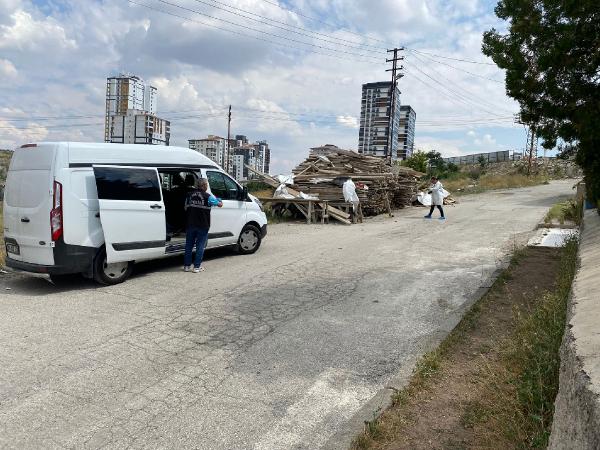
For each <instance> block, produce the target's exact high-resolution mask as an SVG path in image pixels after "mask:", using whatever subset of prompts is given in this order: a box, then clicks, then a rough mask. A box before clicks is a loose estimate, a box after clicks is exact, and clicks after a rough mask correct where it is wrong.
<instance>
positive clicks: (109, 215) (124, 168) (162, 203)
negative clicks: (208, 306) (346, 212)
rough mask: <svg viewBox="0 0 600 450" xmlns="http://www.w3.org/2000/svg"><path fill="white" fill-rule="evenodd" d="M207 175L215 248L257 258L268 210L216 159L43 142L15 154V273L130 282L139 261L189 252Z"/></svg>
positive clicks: (144, 148) (8, 241)
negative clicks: (198, 189)
mask: <svg viewBox="0 0 600 450" xmlns="http://www.w3.org/2000/svg"><path fill="white" fill-rule="evenodd" d="M199 177H202V178H206V179H208V183H209V190H210V192H211V193H212V194H213V195H215V196H216V197H219V198H220V199H222V201H223V207H222V208H214V209H213V211H212V214H211V227H210V230H209V234H208V244H207V248H214V247H221V246H236V247H237V249H238V251H239V252H240V253H254V252H255V251H256V250H258V248H259V246H260V243H261V240H262V239H263V238H264V237H265V235H266V234H267V218H266V216H265V214H264V212H263V209H262V205H261V204H260V202H259V201H258V200H257V199H256V198H255V197H253V196H251V195H249V194H248V191H247V189H246V188H242V187H241V186H240V185H239V184H238V183H236V182H235V181H234V180H233V179H232V178H231V177H229V175H227V174H226V173H225V172H224V171H223V170H222V169H221V168H220V167H219V166H218V165H217V164H215V163H214V162H213V161H211V160H210V159H208V158H207V157H205V156H204V155H201V154H200V153H197V152H195V151H193V150H190V149H187V148H181V147H165V146H154V145H127V144H104V143H102V144H90V143H79V142H41V143H37V144H27V145H23V146H22V147H20V148H18V149H17V150H15V152H14V155H13V157H12V160H11V163H10V168H9V170H8V176H7V179H6V187H5V193H4V243H5V246H6V251H7V259H6V261H7V265H8V266H9V267H12V268H15V269H20V270H25V271H28V272H37V273H47V274H49V275H50V277H51V278H53V279H55V280H57V279H59V278H61V277H62V276H63V275H66V274H74V273H81V274H83V275H84V276H86V277H88V278H94V279H95V280H96V281H97V282H99V283H102V284H116V283H120V282H122V281H124V280H125V279H126V278H127V277H128V276H129V275H130V274H131V271H132V267H133V264H134V262H137V261H142V260H148V259H154V258H162V257H166V256H169V255H174V254H180V253H183V251H184V247H185V230H184V228H185V211H184V202H185V198H186V195H187V192H188V191H189V189H190V187H191V186H193V184H194V182H195V180H196V179H198V178H199Z"/></svg>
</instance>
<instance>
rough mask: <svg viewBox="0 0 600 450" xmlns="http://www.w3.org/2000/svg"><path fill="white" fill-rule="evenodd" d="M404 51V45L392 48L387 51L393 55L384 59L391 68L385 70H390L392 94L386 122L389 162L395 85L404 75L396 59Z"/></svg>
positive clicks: (392, 131)
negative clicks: (388, 117)
mask: <svg viewBox="0 0 600 450" xmlns="http://www.w3.org/2000/svg"><path fill="white" fill-rule="evenodd" d="M401 51H404V47H400V48H394V49H392V50H388V51H387V52H388V53H393V54H394V57H393V58H392V59H386V60H385V61H386V62H388V63H390V62H391V63H392V68H391V69H386V72H392V95H391V98H390V119H389V123H388V133H389V135H388V145H387V147H388V148H387V155H386V159H388V160H389V162H390V163H391V162H392V159H393V155H392V148H393V147H394V145H393V144H394V112H395V111H396V102H397V101H399V100H398V99H396V87H397V86H398V80H399V79H400V78H402V77H403V76H404V74H403V73H401V72H400V71H401V70H402V69H404V66H398V61H402V60H403V59H404V56H398V53H399V52H401Z"/></svg>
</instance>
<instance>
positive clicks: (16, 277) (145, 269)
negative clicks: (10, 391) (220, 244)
mask: <svg viewBox="0 0 600 450" xmlns="http://www.w3.org/2000/svg"><path fill="white" fill-rule="evenodd" d="M234 256H238V255H237V253H236V252H234V251H233V250H232V249H229V248H217V249H211V250H207V251H206V253H205V254H204V260H205V261H210V260H213V259H217V258H226V257H234ZM182 266H183V255H176V256H172V257H169V258H164V259H155V260H151V261H144V262H140V263H138V264H136V265H135V266H134V269H133V274H132V275H131V278H130V279H136V278H140V277H147V276H152V274H154V273H164V272H178V271H180V270H181V269H182ZM128 281H129V280H128ZM128 281H125V283H127V282H128ZM105 287H106V286H101V285H99V284H97V283H96V282H95V281H94V280H88V279H86V278H84V277H83V276H81V275H78V274H74V275H73V276H72V277H68V279H65V280H64V281H61V282H60V283H56V284H55V283H53V282H52V281H51V280H50V277H48V276H46V275H37V274H28V273H26V272H14V273H9V274H3V275H0V295H29V296H44V295H49V294H56V293H61V292H64V293H66V292H71V291H83V290H95V289H104V288H105Z"/></svg>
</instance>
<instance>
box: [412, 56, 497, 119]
mask: <svg viewBox="0 0 600 450" xmlns="http://www.w3.org/2000/svg"><path fill="white" fill-rule="evenodd" d="M414 56H415V58H417V59H418V60H419V61H420V62H421V63H423V64H425V61H423V60H422V59H421V58H420V57H419V56H417V55H414ZM415 67H416V66H415ZM416 68H417V70H419V71H421V70H420V69H419V68H418V67H416ZM430 69H431V70H432V71H433V72H435V73H436V74H437V75H438V76H439V77H440V78H442V79H444V80H446V81H447V82H449V83H453V84H456V83H455V82H454V81H452V80H450V79H448V78H447V77H445V76H444V75H442V74H441V73H439V72H438V71H437V70H435V69H434V68H430ZM421 72H422V71H421ZM442 86H444V85H442ZM445 87H446V89H448V90H450V91H452V89H450V88H449V87H447V86H445ZM456 87H457V88H458V89H460V90H461V91H462V94H460V93H459V95H463V96H465V97H466V99H467V100H469V101H471V102H475V103H478V102H479V103H481V104H482V105H487V106H488V107H490V108H495V109H500V108H498V106H496V105H493V104H491V103H489V102H488V101H486V100H484V99H481V98H479V97H478V96H476V95H475V94H473V93H471V92H469V91H467V90H465V89H462V88H460V87H459V86H458V85H456ZM487 112H490V111H487ZM491 114H494V113H491Z"/></svg>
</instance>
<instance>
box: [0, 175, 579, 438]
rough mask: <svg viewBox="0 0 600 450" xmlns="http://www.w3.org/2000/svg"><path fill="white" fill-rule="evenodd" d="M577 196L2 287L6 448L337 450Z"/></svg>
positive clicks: (306, 232)
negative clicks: (118, 273) (187, 266)
mask: <svg viewBox="0 0 600 450" xmlns="http://www.w3.org/2000/svg"><path fill="white" fill-rule="evenodd" d="M572 184H573V181H572V180H569V181H560V182H552V183H551V184H549V185H544V186H537V187H532V188H526V189H518V190H511V191H496V192H493V193H487V194H481V195H477V196H468V197H464V198H462V199H461V203H460V204H459V205H457V206H456V207H446V211H447V216H448V221H447V222H445V223H443V222H440V221H438V220H431V221H426V220H424V219H423V218H422V216H423V215H424V214H425V213H426V211H425V209H424V208H408V209H405V210H401V211H397V212H396V213H395V217H393V218H389V217H385V216H381V217H377V218H374V219H369V220H367V221H366V222H365V223H364V224H361V225H353V226H350V227H344V226H338V225H329V226H328V225H325V226H322V225H311V226H307V225H304V224H276V225H270V228H269V235H268V236H267V238H266V239H265V241H264V242H263V246H262V247H261V249H260V250H259V251H258V253H256V254H255V255H249V256H238V255H235V254H233V253H231V252H229V251H226V250H216V251H212V252H208V253H207V255H206V256H207V259H206V263H205V266H206V268H207V270H206V272H204V273H200V274H192V273H184V272H182V271H181V267H180V261H179V259H178V258H174V259H173V258H172V259H167V260H161V261H154V262H149V263H144V264H140V265H139V267H138V268H137V270H136V273H135V274H134V276H133V277H132V278H131V279H130V280H128V281H127V282H126V283H124V284H121V285H117V286H112V287H97V286H96V285H94V284H93V283H92V282H89V281H86V280H81V281H73V282H71V283H69V284H65V285H61V286H54V285H52V284H51V283H49V282H48V280H47V279H45V278H44V277H41V276H33V275H26V274H11V275H1V274H0V323H1V327H0V346H1V348H2V351H1V352H0V447H2V448H44V449H50V448H59V449H60V448H90V449H91V448H94V449H96V448H110V449H118V448H194V449H288V448H289V449H314V448H319V447H323V446H328V447H333V448H336V447H339V448H344V446H345V445H346V444H347V442H348V439H349V438H350V437H351V433H346V435H343V433H342V434H340V430H342V429H344V427H347V426H348V424H349V423H351V421H352V420H356V418H357V417H358V418H360V417H361V415H364V414H365V409H367V413H369V414H371V416H372V413H373V411H368V408H369V407H370V405H371V403H370V401H371V399H372V398H373V397H374V396H375V395H376V394H377V393H378V392H380V391H381V390H382V389H384V388H386V387H389V386H393V385H397V386H398V387H400V386H401V384H402V381H403V380H406V376H407V374H409V373H410V370H411V369H412V367H413V364H414V362H415V359H416V358H417V357H418V356H419V355H421V354H422V353H423V352H424V351H426V350H427V349H429V348H431V346H432V345H435V343H437V342H439V340H440V339H442V338H443V337H444V336H445V334H447V333H448V331H449V330H451V329H452V327H454V325H455V324H456V323H457V322H458V320H460V317H461V316H462V314H463V313H464V311H465V308H467V307H468V305H469V303H470V301H472V300H473V298H474V296H475V295H476V293H477V292H479V289H480V288H481V287H482V286H483V285H485V284H486V283H489V278H490V276H491V274H492V273H493V272H494V271H495V270H496V269H497V268H498V267H499V265H500V264H501V261H502V260H503V259H505V256H506V255H507V253H508V252H509V251H510V250H511V249H512V248H513V247H514V246H515V245H517V244H519V243H522V242H524V240H525V239H526V237H527V235H528V234H529V232H530V231H532V230H533V228H534V227H535V225H536V224H537V222H538V221H540V220H541V219H542V218H543V216H544V214H545V212H546V210H547V208H548V207H549V206H551V205H552V204H553V203H555V202H556V201H559V200H561V199H563V198H564V197H565V196H567V195H571V194H572V191H571V186H572ZM436 214H437V212H436ZM7 288H9V289H7ZM399 374H400V376H399ZM402 374H403V375H402ZM350 428H351V427H350ZM353 431H355V432H357V431H359V430H358V429H354V430H353Z"/></svg>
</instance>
